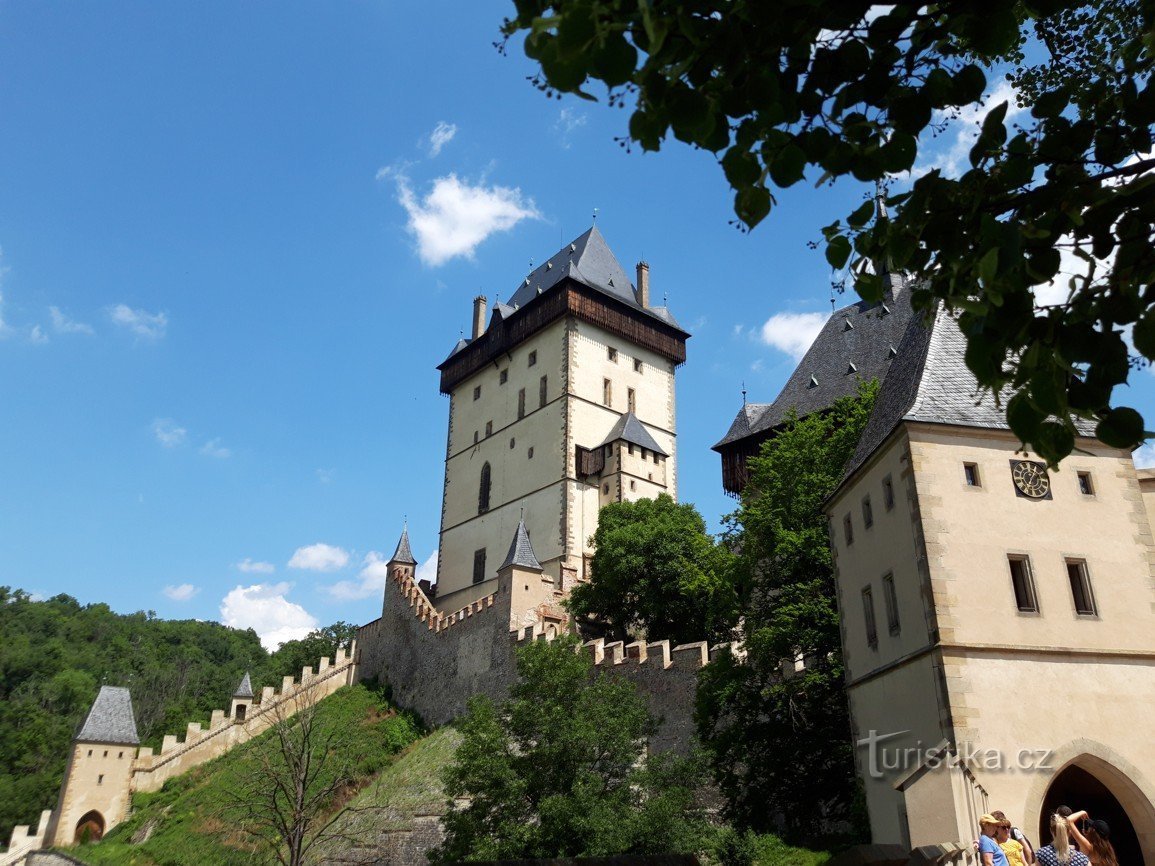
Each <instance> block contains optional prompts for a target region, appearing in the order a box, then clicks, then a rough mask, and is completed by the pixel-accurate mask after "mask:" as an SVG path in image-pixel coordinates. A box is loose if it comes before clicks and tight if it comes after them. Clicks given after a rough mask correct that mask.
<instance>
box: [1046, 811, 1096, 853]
mask: <svg viewBox="0 0 1155 866" xmlns="http://www.w3.org/2000/svg"><path fill="white" fill-rule="evenodd" d="M1035 858H1036V860H1037V861H1038V863H1039V864H1040V866H1091V861H1090V860H1088V859H1087V856H1086V855H1085V854H1083V853H1082V852H1081V851H1079V850H1078V849H1077V848H1076V847H1075V846H1074V845H1072V844H1071V836H1070V832H1069V827H1068V825H1067V819H1066V818H1064V817H1063V816H1062V815H1060V814H1059V813H1058V812H1056V813H1055V814H1054V815H1052V816H1051V844H1050V845H1044V846H1043V847H1042V848H1040V849H1039V850H1038V851H1036V852H1035Z"/></svg>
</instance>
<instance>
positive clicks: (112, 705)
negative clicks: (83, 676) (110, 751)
mask: <svg viewBox="0 0 1155 866" xmlns="http://www.w3.org/2000/svg"><path fill="white" fill-rule="evenodd" d="M76 739H77V740H78V741H83V742H86V743H121V744H124V745H127V746H135V745H137V744H139V743H140V737H138V736H137V735H136V719H135V718H134V717H133V714H132V695H131V694H130V693H129V691H128V689H124V688H120V687H118V686H101V687H100V693H99V694H98V695H97V696H96V700H95V701H93V702H92V709H90V710H89V711H88V716H87V717H86V718H85V719H84V725H83V726H82V727H81V728H80V733H79V734H77V735H76Z"/></svg>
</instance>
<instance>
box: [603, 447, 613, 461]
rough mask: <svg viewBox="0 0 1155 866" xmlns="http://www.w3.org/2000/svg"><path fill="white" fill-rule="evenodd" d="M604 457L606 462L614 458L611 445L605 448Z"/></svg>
mask: <svg viewBox="0 0 1155 866" xmlns="http://www.w3.org/2000/svg"><path fill="white" fill-rule="evenodd" d="M604 456H605V458H606V460H609V459H610V458H611V457H613V456H614V448H613V446H612V445H607V446H606V453H605V455H604Z"/></svg>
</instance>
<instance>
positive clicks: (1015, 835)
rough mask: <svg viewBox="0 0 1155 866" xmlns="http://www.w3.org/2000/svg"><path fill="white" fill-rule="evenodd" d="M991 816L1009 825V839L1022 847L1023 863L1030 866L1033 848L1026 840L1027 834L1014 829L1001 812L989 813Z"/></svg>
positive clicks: (1033, 858) (1032, 860) (1032, 858)
mask: <svg viewBox="0 0 1155 866" xmlns="http://www.w3.org/2000/svg"><path fill="white" fill-rule="evenodd" d="M991 814H992V815H994V816H995V817H996V818H998V819H999V820H1000V821H1006V822H1007V824H1009V825H1010V828H1011V838H1012V839H1014V840H1015V841H1016V842H1018V843H1019V844H1020V845H1022V846H1023V862H1024V863H1026V864H1027V866H1030V864H1032V863H1034V862H1035V846H1034V845H1032V844H1031V840H1030V839H1028V838H1027V834H1026V833H1024V832H1023V831H1022V830H1020V829H1019V828H1018V827H1016V826H1015V825H1014V824H1011V822H1010V819H1009V818H1007V816H1006V815H1005V814H1004V813H1003V812H1001V811H998V810H996V811H994V812H991Z"/></svg>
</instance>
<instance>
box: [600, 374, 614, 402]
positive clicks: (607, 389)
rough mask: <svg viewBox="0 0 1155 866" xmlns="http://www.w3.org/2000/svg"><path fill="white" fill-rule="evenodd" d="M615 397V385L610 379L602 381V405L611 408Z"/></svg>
mask: <svg viewBox="0 0 1155 866" xmlns="http://www.w3.org/2000/svg"><path fill="white" fill-rule="evenodd" d="M613 397H614V383H613V382H611V381H610V380H609V379H602V405H603V406H610V405H612V404H613Z"/></svg>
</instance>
